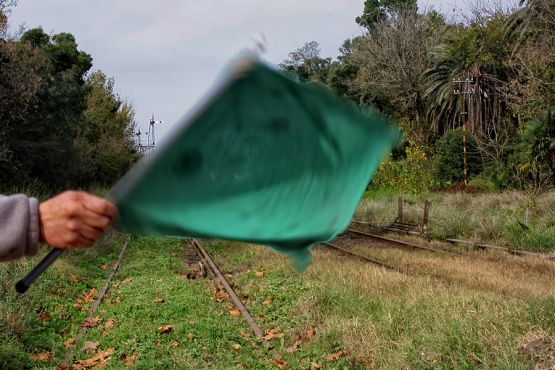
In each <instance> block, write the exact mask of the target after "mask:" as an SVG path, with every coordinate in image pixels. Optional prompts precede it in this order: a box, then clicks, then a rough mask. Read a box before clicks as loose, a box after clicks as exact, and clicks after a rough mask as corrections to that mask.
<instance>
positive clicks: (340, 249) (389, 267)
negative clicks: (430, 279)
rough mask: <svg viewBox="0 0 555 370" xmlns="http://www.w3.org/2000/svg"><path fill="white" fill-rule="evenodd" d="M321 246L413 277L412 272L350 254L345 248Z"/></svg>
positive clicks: (329, 244) (329, 245)
mask: <svg viewBox="0 0 555 370" xmlns="http://www.w3.org/2000/svg"><path fill="white" fill-rule="evenodd" d="M322 245H325V246H327V247H330V248H333V249H336V250H338V251H341V252H343V253H346V254H349V255H351V256H354V257H357V258H360V259H362V260H364V261H366V262H370V263H373V264H375V265H378V266H380V267H384V268H386V269H389V270H393V271H397V272H400V273H402V274H407V275H415V274H414V273H413V272H410V271H407V270H405V269H402V268H400V267H397V266H393V265H390V264H388V263H386V262H384V261H382V260H378V259H375V258H370V257H367V256H364V255H362V254H358V253H355V252H351V251H349V250H347V249H345V248H341V247H339V246H337V245H334V244H331V243H323V244H322Z"/></svg>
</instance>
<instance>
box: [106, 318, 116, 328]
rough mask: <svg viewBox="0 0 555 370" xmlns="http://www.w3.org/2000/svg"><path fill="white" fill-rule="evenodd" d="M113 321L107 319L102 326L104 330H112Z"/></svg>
mask: <svg viewBox="0 0 555 370" xmlns="http://www.w3.org/2000/svg"><path fill="white" fill-rule="evenodd" d="M114 322H115V321H114V319H108V320H107V321H106V324H104V329H112V328H113V327H114Z"/></svg>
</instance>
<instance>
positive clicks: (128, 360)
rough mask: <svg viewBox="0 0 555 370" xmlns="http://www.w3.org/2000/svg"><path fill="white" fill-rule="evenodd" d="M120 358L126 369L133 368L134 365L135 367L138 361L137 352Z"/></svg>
mask: <svg viewBox="0 0 555 370" xmlns="http://www.w3.org/2000/svg"><path fill="white" fill-rule="evenodd" d="M119 358H120V360H122V361H123V363H124V364H125V367H133V365H135V361H137V352H132V353H131V355H129V356H128V355H127V353H124V354H122V355H121V356H120V357H119Z"/></svg>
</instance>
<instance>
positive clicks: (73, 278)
mask: <svg viewBox="0 0 555 370" xmlns="http://www.w3.org/2000/svg"><path fill="white" fill-rule="evenodd" d="M69 280H71V282H72V283H76V282H77V281H78V280H79V279H78V278H77V276H76V275H69Z"/></svg>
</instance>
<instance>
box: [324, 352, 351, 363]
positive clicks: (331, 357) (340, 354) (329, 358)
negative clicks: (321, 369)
mask: <svg viewBox="0 0 555 370" xmlns="http://www.w3.org/2000/svg"><path fill="white" fill-rule="evenodd" d="M347 356H349V352H347V351H339V352H337V353H332V354H329V355H326V361H328V362H331V361H337V360H339V359H340V358H341V357H347Z"/></svg>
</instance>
